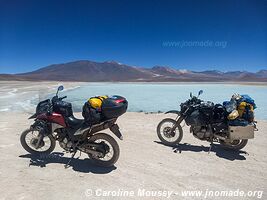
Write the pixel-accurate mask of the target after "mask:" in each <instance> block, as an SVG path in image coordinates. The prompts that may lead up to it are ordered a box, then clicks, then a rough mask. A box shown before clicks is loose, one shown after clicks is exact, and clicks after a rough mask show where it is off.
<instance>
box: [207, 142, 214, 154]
mask: <svg viewBox="0 0 267 200" xmlns="http://www.w3.org/2000/svg"><path fill="white" fill-rule="evenodd" d="M212 146H213V141H211V143H210V148H209V152H208V154H210V151H211V149H212Z"/></svg>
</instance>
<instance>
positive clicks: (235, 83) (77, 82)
mask: <svg viewBox="0 0 267 200" xmlns="http://www.w3.org/2000/svg"><path fill="white" fill-rule="evenodd" d="M10 82H26V83H33V82H37V83H39V82H40V83H55V84H56V83H57V84H58V83H71V84H73V83H75V84H81V85H86V84H91V83H93V84H96V83H97V84H100V83H103V84H164V85H165V84H170V85H176V84H177V85H180V84H188V85H190V84H199V85H201V84H218V85H252V86H267V82H253V81H252V82H250V81H248V82H238V81H237V82H234V81H218V82H213V81H212V82H206V81H204V82H202V81H192V82H191V81H186V82H183V81H181V82H180V81H179V82H155V81H154V82H150V81H137V82H133V81H129V82H126V81H125V82H121V81H110V82H108V81H103V82H101V81H99V82H79V81H55V80H51V81H49V80H9V81H7V80H0V83H10Z"/></svg>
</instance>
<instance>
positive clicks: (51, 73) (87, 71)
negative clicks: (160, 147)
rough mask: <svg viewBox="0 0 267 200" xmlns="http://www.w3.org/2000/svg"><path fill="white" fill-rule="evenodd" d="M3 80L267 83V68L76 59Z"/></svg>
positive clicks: (7, 76) (5, 77)
mask: <svg viewBox="0 0 267 200" xmlns="http://www.w3.org/2000/svg"><path fill="white" fill-rule="evenodd" d="M0 80H29V81H36V80H43V81H49V80H51V81H82V82H99V81H107V82H111V81H121V82H131V81H133V82H224V81H228V82H267V70H261V71H258V72H256V73H252V72H247V71H231V72H222V71H217V70H210V71H202V72H195V71H189V70H177V69H174V68H171V67H164V66H155V67H153V68H142V67H134V66H129V65H125V64H120V63H118V62H114V61H109V62H93V61H87V60H82V61H75V62H69V63H63V64H53V65H50V66H47V67H43V68H41V69H38V70H36V71H32V72H27V73H22V74H0Z"/></svg>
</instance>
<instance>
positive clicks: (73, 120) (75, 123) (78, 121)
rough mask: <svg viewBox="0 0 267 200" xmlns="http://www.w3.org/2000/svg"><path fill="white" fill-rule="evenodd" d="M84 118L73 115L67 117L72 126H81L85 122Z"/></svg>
mask: <svg viewBox="0 0 267 200" xmlns="http://www.w3.org/2000/svg"><path fill="white" fill-rule="evenodd" d="M83 122H84V120H83V119H77V118H75V117H74V116H73V115H72V116H69V117H68V118H67V123H68V125H69V126H70V127H73V128H74V127H80V126H81V125H82V124H83Z"/></svg>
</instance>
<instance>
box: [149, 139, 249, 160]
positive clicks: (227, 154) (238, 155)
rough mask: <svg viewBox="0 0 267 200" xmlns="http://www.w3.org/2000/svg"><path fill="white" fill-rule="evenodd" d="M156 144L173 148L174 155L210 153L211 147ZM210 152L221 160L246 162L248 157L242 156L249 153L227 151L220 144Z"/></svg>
mask: <svg viewBox="0 0 267 200" xmlns="http://www.w3.org/2000/svg"><path fill="white" fill-rule="evenodd" d="M154 142H155V143H158V144H161V145H164V146H168V147H171V148H172V150H173V152H174V153H178V152H179V153H182V152H183V151H192V152H201V151H204V152H207V153H208V152H209V150H210V147H205V146H203V145H201V146H196V145H191V144H188V143H184V144H177V145H173V146H171V145H165V144H163V143H162V142H158V141H154ZM210 152H214V153H215V154H216V156H218V157H220V158H224V159H227V160H231V161H233V160H246V157H245V156H243V155H242V154H247V155H248V153H247V152H246V151H241V150H239V151H237V150H227V149H223V148H222V147H221V146H220V145H218V144H213V145H212V148H211V150H210Z"/></svg>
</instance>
